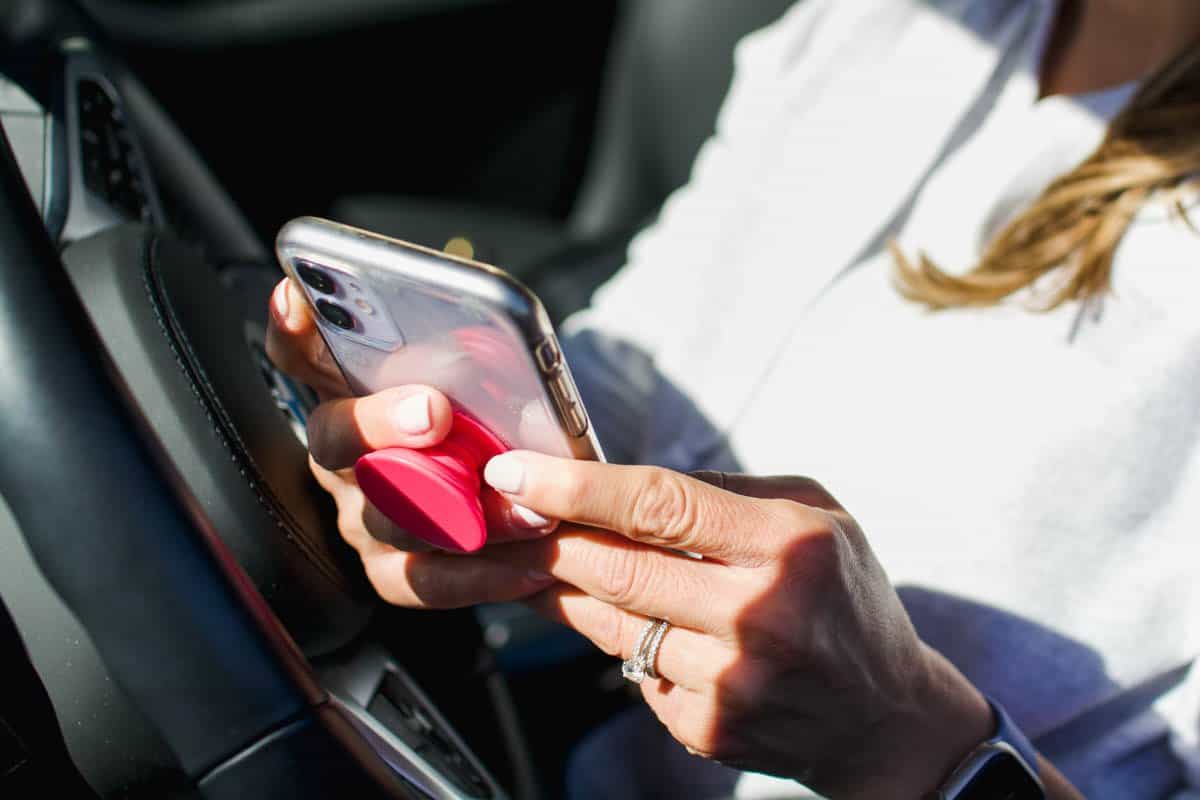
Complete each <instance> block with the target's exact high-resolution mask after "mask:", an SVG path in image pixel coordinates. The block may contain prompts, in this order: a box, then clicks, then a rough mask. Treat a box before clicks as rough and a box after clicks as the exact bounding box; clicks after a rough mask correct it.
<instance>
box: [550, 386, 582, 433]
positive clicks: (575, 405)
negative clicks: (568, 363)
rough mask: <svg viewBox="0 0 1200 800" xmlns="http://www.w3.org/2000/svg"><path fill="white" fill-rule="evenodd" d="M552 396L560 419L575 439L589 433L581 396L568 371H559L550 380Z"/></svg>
mask: <svg viewBox="0 0 1200 800" xmlns="http://www.w3.org/2000/svg"><path fill="white" fill-rule="evenodd" d="M549 384H550V394H551V395H553V397H554V405H555V406H556V407H557V409H558V418H559V420H560V421H561V422H562V424H563V427H564V428H565V429H566V430H567V433H569V434H570V435H571V436H573V437H579V436H583V434H585V433H587V429H588V419H587V414H586V413H585V412H584V410H583V404H582V403H581V402H580V401H579V395H578V393H577V392H576V391H575V386H574V384H573V382H572V381H571V378H570V376H569V375H568V374H567V372H566V370H559V371H558V372H556V373H555V374H554V375H553V376H552V377H551V378H550V380H549Z"/></svg>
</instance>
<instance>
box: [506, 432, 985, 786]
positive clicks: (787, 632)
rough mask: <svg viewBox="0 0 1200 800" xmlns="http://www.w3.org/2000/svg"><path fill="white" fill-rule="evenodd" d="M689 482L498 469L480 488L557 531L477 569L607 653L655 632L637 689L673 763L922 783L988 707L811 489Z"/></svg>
mask: <svg viewBox="0 0 1200 800" xmlns="http://www.w3.org/2000/svg"><path fill="white" fill-rule="evenodd" d="M698 477H702V478H703V480H700V479H698ZM698 477H689V476H686V475H682V474H679V473H675V472H671V471H668V470H664V469H657V468H652V467H627V466H616V465H609V464H600V463H594V462H584V461H570V460H564V459H558V458H552V457H550V456H545V455H541V454H538V453H532V452H527V451H520V452H513V453H508V454H505V455H502V456H498V457H497V458H495V459H493V460H492V461H491V462H489V464H488V466H487V469H486V471H485V478H486V479H487V481H488V482H489V483H490V484H491V485H492V486H493V487H494V488H496V489H498V490H499V491H501V492H502V493H504V494H506V495H507V496H508V497H509V498H510V499H512V500H513V501H514V502H517V503H520V504H521V505H523V506H525V507H527V508H531V509H533V510H534V511H537V512H538V513H540V514H542V515H543V516H545V517H549V518H553V519H560V520H564V524H563V525H562V526H561V527H560V529H559V533H558V534H557V535H555V536H552V537H549V538H547V539H544V540H539V541H534V542H523V543H518V544H513V545H509V546H506V547H504V548H498V549H497V552H496V553H495V554H489V558H501V559H504V560H505V561H507V562H509V563H513V564H517V565H520V566H522V567H525V568H528V569H532V570H538V571H544V572H548V573H550V574H551V575H553V576H554V577H556V578H558V579H559V580H560V581H562V583H561V584H558V585H556V586H554V587H552V588H550V589H548V590H546V591H544V592H542V593H541V594H539V595H537V596H535V597H534V598H532V599H531V600H530V601H529V602H532V603H533V604H534V605H535V607H536V608H538V609H539V610H540V611H542V612H544V613H546V614H548V615H549V616H551V617H553V618H555V619H557V620H559V621H561V622H564V623H566V624H567V625H570V626H571V627H573V628H575V629H576V630H578V631H580V632H581V633H583V634H584V635H585V636H587V637H588V638H589V639H591V640H592V641H593V642H595V643H596V644H597V645H598V646H599V647H600V648H602V649H603V650H605V651H606V652H608V653H610V654H612V655H615V656H619V657H620V658H629V657H630V656H631V655H632V651H633V649H634V646H635V643H636V641H637V639H638V637H639V635H640V634H641V632H642V630H643V629H644V628H645V626H646V624H647V622H648V620H649V619H652V618H661V619H666V620H670V622H671V623H672V624H671V627H670V628H669V630H668V631H667V633H666V636H665V638H664V639H663V641H662V645H661V648H660V650H659V652H658V656H657V660H656V663H655V664H654V665H652V666H653V667H654V668H655V669H656V671H657V673H658V675H659V676H660V678H659V679H657V680H656V679H652V678H647V679H646V680H645V681H644V682H643V683H642V684H641V688H642V693H643V695H644V696H645V699H646V702H647V703H648V704H649V706H650V707H651V708H652V709H653V711H654V713H655V714H656V715H657V716H658V718H659V719H660V720H661V721H662V722H663V723H664V724H665V725H666V726H667V728H668V729H669V730H670V732H671V734H672V735H673V736H674V737H675V738H676V739H678V740H679V741H680V742H681V743H683V744H684V745H685V746H686V747H688V749H689V750H691V751H693V752H696V753H699V754H701V755H704V756H707V757H710V758H713V759H716V760H719V761H721V762H723V763H727V764H729V765H731V766H737V767H739V768H742V769H747V770H751V771H757V772H766V773H771V774H775V775H781V776H786V777H790V778H794V779H797V780H800V781H802V782H803V783H805V784H807V785H808V786H810V787H811V788H813V789H815V790H816V791H819V792H822V793H823V794H825V795H827V796H830V797H835V798H842V797H920V796H922V795H923V794H925V793H926V792H929V791H931V790H933V789H935V788H937V786H938V785H939V784H940V782H941V781H942V780H943V779H944V778H945V777H946V776H947V775H948V774H949V773H950V772H951V771H952V770H953V768H954V766H955V765H956V764H957V763H958V762H959V760H961V759H962V758H963V757H964V756H966V755H967V753H969V752H970V751H971V749H972V748H973V747H974V746H975V745H976V744H978V743H979V742H981V741H983V740H984V739H986V738H987V737H988V736H989V735H990V734H991V732H992V728H993V722H992V718H991V712H990V709H989V708H988V706H987V703H986V701H985V700H984V699H983V697H982V695H980V693H979V692H978V691H977V690H976V689H975V688H974V687H972V686H971V684H970V683H969V682H968V681H967V680H966V678H964V677H963V676H962V675H961V674H960V673H959V672H958V671H957V670H956V669H954V667H952V666H951V665H950V664H949V663H948V662H947V661H946V660H945V659H943V658H942V657H941V656H940V655H938V654H937V653H936V652H935V651H933V650H932V649H931V648H929V647H927V646H925V645H924V644H923V643H922V642H921V640H920V639H919V638H918V637H917V634H916V632H915V631H914V629H913V627H912V624H911V622H910V621H909V619H908V616H907V614H906V613H905V611H904V608H903V606H902V605H901V603H900V600H899V598H898V597H897V595H896V593H895V591H894V590H893V588H892V586H891V584H890V583H889V581H888V578H887V576H886V575H885V574H884V571H883V569H882V568H881V567H880V565H879V563H878V562H877V561H876V559H875V557H874V554H873V553H872V552H871V548H870V547H869V546H868V544H867V541H866V538H865V537H864V536H863V533H862V531H861V530H860V529H859V527H858V525H857V524H856V523H855V521H854V520H853V519H852V518H851V517H850V515H849V514H847V513H846V511H845V510H844V509H843V508H842V507H841V506H840V505H839V504H838V503H837V502H836V501H835V500H834V499H833V498H832V497H831V496H830V495H829V494H828V493H827V492H826V491H825V490H824V489H823V488H822V487H820V485H818V484H816V483H815V482H813V481H811V480H808V479H804V478H750V477H746V476H738V475H724V474H721V473H711V474H707V475H700V476H698ZM714 484H715V485H714ZM566 523H570V524H566ZM667 548H670V549H667ZM672 550H675V551H687V552H689V553H695V554H699V555H701V556H703V559H702V560H701V559H696V558H691V557H688V556H687V555H684V554H682V553H677V552H672Z"/></svg>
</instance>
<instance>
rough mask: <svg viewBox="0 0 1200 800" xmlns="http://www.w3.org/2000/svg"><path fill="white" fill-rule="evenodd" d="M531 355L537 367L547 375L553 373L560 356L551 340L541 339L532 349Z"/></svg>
mask: <svg viewBox="0 0 1200 800" xmlns="http://www.w3.org/2000/svg"><path fill="white" fill-rule="evenodd" d="M533 355H534V357H535V358H537V363H538V367H539V368H540V369H541V370H542V372H543V373H545V374H547V375H549V374H550V373H552V372H554V369H555V368H556V367H557V366H558V362H559V359H560V355H559V352H558V347H557V346H556V345H555V344H554V340H553V339H542V341H541V343H540V344H539V345H538V346H537V348H535V349H534V351H533Z"/></svg>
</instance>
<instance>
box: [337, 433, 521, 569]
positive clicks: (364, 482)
mask: <svg viewBox="0 0 1200 800" xmlns="http://www.w3.org/2000/svg"><path fill="white" fill-rule="evenodd" d="M506 450H508V447H506V446H505V445H504V443H503V442H501V441H500V440H499V439H498V438H496V436H495V435H494V434H492V432H491V431H489V430H488V429H487V428H485V427H483V426H482V425H480V424H479V423H478V422H476V421H475V420H473V419H471V418H470V417H468V416H466V415H465V414H462V413H459V412H458V411H455V412H454V424H453V427H451V429H450V434H449V435H448V436H447V437H446V438H445V439H444V440H443V441H442V443H441V444H440V445H438V446H436V447H429V448H426V449H424V450H410V449H408V448H406V447H391V448H388V449H386V450H376V451H375V452H373V453H367V454H366V455H365V456H363V457H361V458H360V459H358V462H357V463H356V464H355V465H354V475H355V477H357V478H358V485H359V487H360V488H361V489H362V490H363V494H365V495H366V496H367V499H368V500H370V501H371V502H372V503H373V504H374V505H375V507H376V508H378V509H379V510H380V511H381V512H382V513H383V514H384V516H386V517H387V518H388V519H390V520H391V521H392V522H394V523H396V524H397V525H399V526H400V527H401V528H403V529H404V530H406V531H407V532H409V533H411V534H412V535H413V536H416V537H418V538H420V539H423V540H424V541H426V542H429V543H430V544H432V545H436V546H437V547H442V548H445V549H447V550H458V551H461V552H464V553H473V552H474V551H476V550H478V549H479V548H481V547H483V544H484V542H486V541H487V523H486V522H485V521H484V518H483V504H482V503H481V502H480V498H479V495H480V490H481V487H482V482H481V480H480V473H481V471H482V470H483V466H484V464H486V463H487V462H488V460H489V459H490V458H491V457H492V456H496V455H499V454H500V453H503V452H505V451H506Z"/></svg>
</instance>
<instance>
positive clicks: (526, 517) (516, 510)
mask: <svg viewBox="0 0 1200 800" xmlns="http://www.w3.org/2000/svg"><path fill="white" fill-rule="evenodd" d="M512 516H513V522H515V523H517V524H518V525H520V526H521V527H523V528H545V527H546V526H548V525H549V524H550V520H548V519H546V518H545V517H543V516H542V515H541V514H539V513H537V512H536V511H534V510H533V509H532V508H526V507H525V506H521V505H517V504H516V503H513V507H512Z"/></svg>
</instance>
